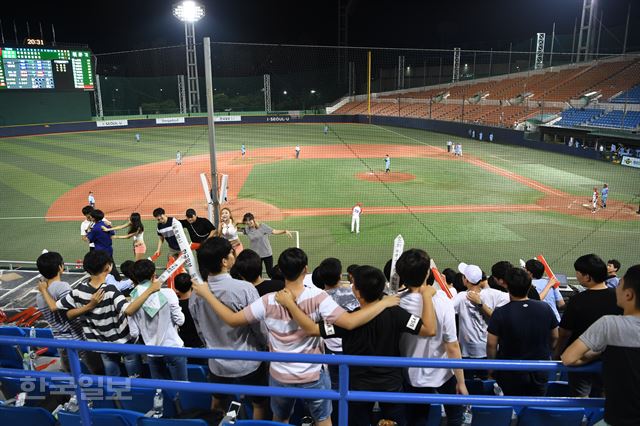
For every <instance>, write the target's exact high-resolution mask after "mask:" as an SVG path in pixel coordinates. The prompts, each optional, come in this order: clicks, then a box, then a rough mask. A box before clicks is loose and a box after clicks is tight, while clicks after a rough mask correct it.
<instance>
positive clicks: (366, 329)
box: [277, 266, 436, 426]
mask: <svg viewBox="0 0 640 426" xmlns="http://www.w3.org/2000/svg"><path fill="white" fill-rule="evenodd" d="M384 288H385V277H384V275H383V274H382V271H380V270H379V269H377V268H374V267H372V266H360V267H359V268H358V269H357V270H356V272H355V281H354V285H353V292H354V294H355V296H356V298H357V299H358V302H359V303H360V306H362V308H363V309H365V308H366V307H367V306H368V305H370V304H372V303H376V302H378V301H379V300H380V299H382V296H383V295H384V294H383V291H384ZM419 291H420V294H421V296H422V312H421V313H422V318H420V317H418V316H416V315H411V314H410V313H409V312H407V311H405V310H404V309H402V308H401V307H399V306H393V307H390V308H388V309H385V310H384V311H382V313H380V315H378V316H376V317H375V318H373V319H371V321H369V322H367V323H366V324H364V325H362V326H360V327H358V328H356V329H353V330H346V329H344V328H341V327H340V326H334V325H328V324H327V323H323V324H316V323H315V322H314V321H313V320H312V319H311V318H309V317H308V316H307V315H305V313H304V312H303V311H302V310H301V309H300V307H298V305H297V304H296V302H295V300H294V298H293V295H292V294H291V292H289V291H288V290H287V289H285V290H282V291H281V292H278V297H277V300H278V301H279V302H281V303H282V304H283V305H284V306H285V307H286V308H287V309H288V310H289V312H290V313H291V315H292V316H293V318H294V320H295V321H296V322H297V323H298V324H300V325H301V326H302V328H303V329H304V330H305V332H306V333H307V334H308V335H310V336H318V335H320V336H322V337H323V338H325V339H328V338H332V337H341V338H342V348H343V351H344V354H345V355H366V356H400V338H401V336H402V335H403V334H405V333H409V334H419V335H420V336H434V335H435V334H436V321H435V314H434V310H433V302H432V298H433V296H434V295H435V293H436V290H435V288H434V287H432V286H427V285H424V286H422V287H421V288H420V290H419ZM423 321H424V322H423ZM349 385H350V388H351V389H352V390H358V391H374V392H376V391H382V392H402V390H403V377H402V369H401V368H396V367H368V366H367V367H356V366H353V367H351V368H350V369H349ZM373 405H374V403H373V402H351V403H349V425H356V426H369V425H370V424H371V419H370V415H371V411H372V409H373ZM380 409H381V414H382V418H383V419H388V420H392V421H395V422H396V423H398V424H404V423H405V414H404V411H405V407H404V406H403V405H402V404H394V403H385V402H381V403H380Z"/></svg>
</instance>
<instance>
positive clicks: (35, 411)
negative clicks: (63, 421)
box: [0, 406, 56, 426]
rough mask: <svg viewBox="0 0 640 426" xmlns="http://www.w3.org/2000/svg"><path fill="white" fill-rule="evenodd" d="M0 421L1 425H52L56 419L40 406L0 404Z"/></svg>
mask: <svg viewBox="0 0 640 426" xmlns="http://www.w3.org/2000/svg"><path fill="white" fill-rule="evenodd" d="M0 423H2V424H3V425H38V426H54V425H55V424H56V419H54V418H53V416H52V415H51V413H50V412H48V411H47V410H45V409H44V408H40V407H6V406H0Z"/></svg>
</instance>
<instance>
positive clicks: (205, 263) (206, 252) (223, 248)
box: [197, 237, 233, 274]
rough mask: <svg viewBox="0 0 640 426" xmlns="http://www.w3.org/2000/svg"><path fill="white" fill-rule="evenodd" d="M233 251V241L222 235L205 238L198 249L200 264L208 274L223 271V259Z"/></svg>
mask: <svg viewBox="0 0 640 426" xmlns="http://www.w3.org/2000/svg"><path fill="white" fill-rule="evenodd" d="M232 251H233V247H231V243H230V242H229V241H227V240H226V239H224V238H221V237H213V238H209V239H208V240H205V242H204V243H202V244H201V245H200V248H199V249H198V251H197V256H198V264H199V265H200V268H202V269H205V270H206V271H207V273H208V274H217V273H219V272H220V271H222V259H224V258H226V257H227V256H229V254H230V253H231V252H232Z"/></svg>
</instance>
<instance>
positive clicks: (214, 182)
mask: <svg viewBox="0 0 640 426" xmlns="http://www.w3.org/2000/svg"><path fill="white" fill-rule="evenodd" d="M204 73H205V82H206V92H207V123H208V125H209V132H208V133H209V135H208V136H209V161H210V163H211V200H212V201H213V224H214V225H215V227H216V228H217V227H218V225H219V223H220V218H219V215H220V200H219V199H218V163H217V159H216V129H215V119H214V115H213V78H212V77H211V41H210V39H209V37H205V38H204Z"/></svg>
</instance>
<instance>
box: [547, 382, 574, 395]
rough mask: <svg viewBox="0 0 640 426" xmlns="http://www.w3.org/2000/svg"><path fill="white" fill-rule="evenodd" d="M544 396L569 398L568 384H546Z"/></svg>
mask: <svg viewBox="0 0 640 426" xmlns="http://www.w3.org/2000/svg"><path fill="white" fill-rule="evenodd" d="M545 395H546V396H555V397H568V396H571V391H570V389H569V383H568V382H561V381H553V382H548V383H547V392H546V393H545Z"/></svg>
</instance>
